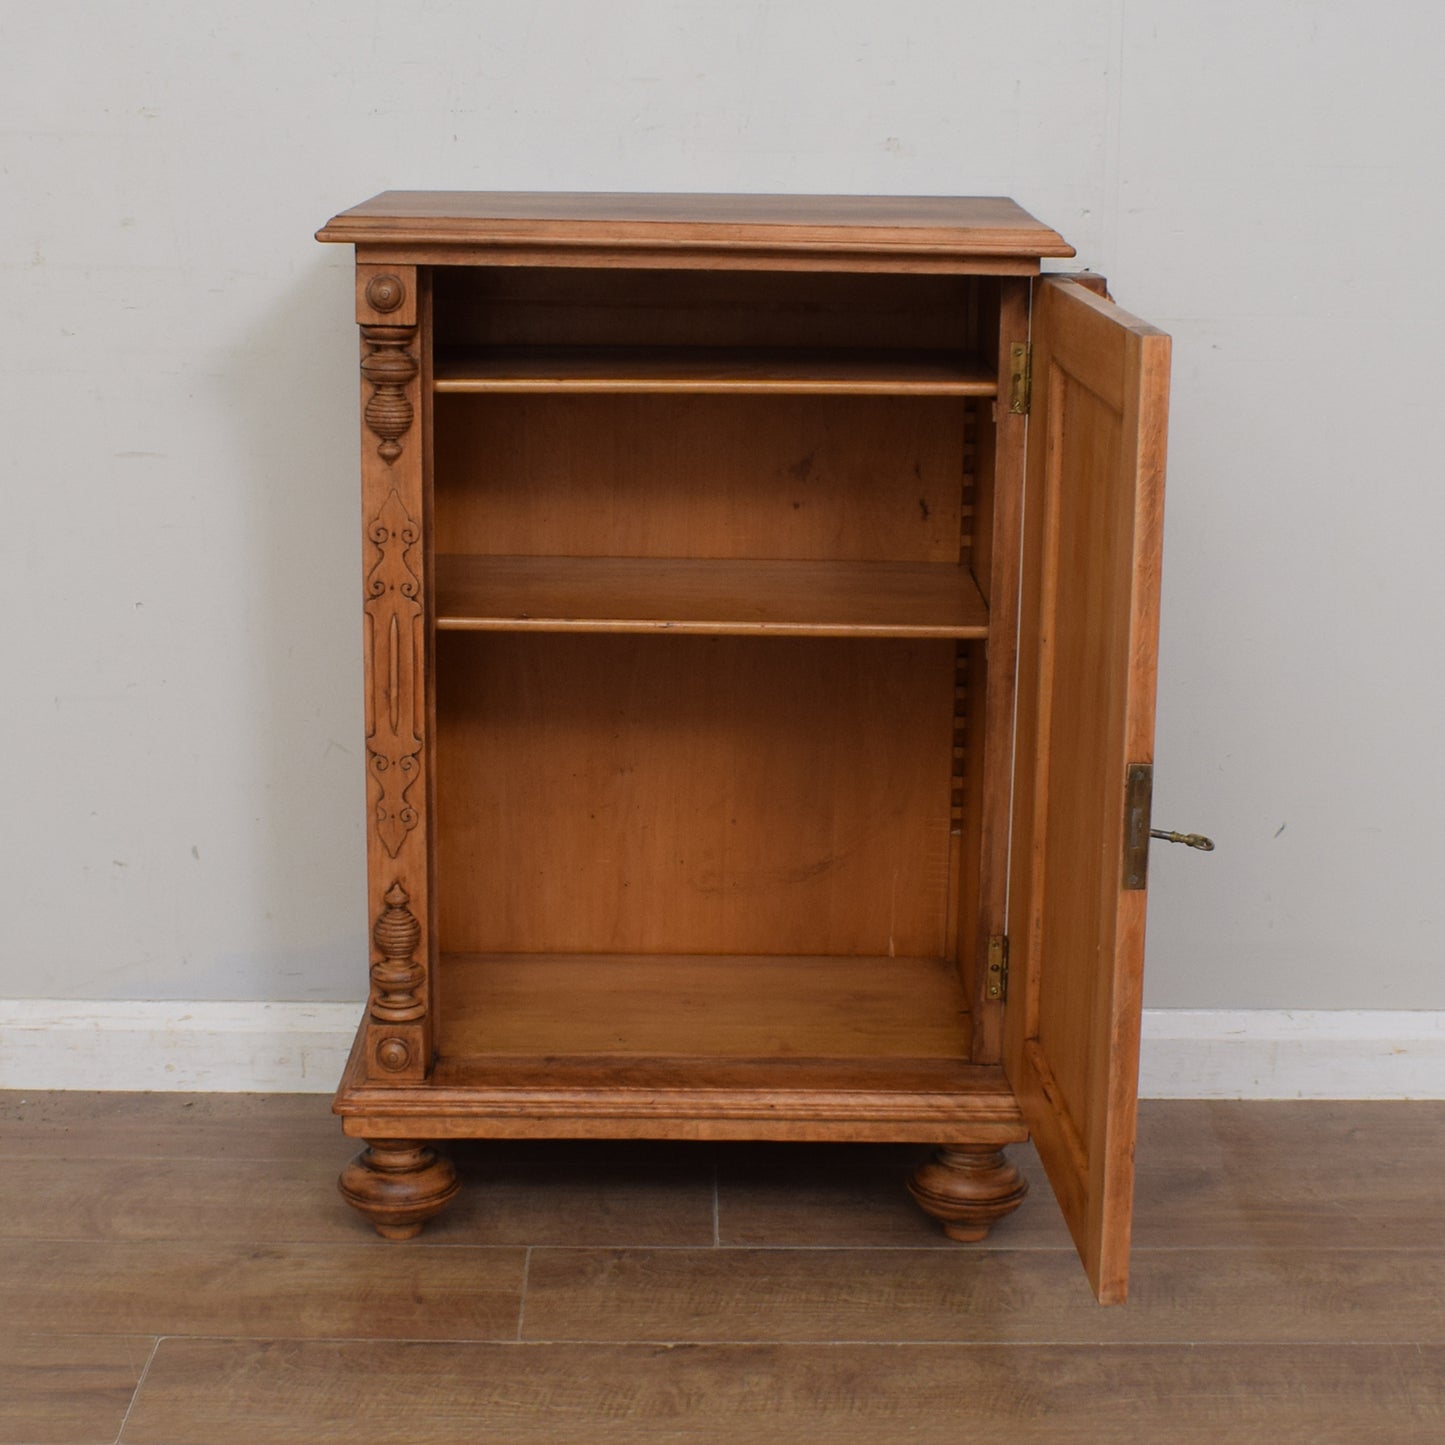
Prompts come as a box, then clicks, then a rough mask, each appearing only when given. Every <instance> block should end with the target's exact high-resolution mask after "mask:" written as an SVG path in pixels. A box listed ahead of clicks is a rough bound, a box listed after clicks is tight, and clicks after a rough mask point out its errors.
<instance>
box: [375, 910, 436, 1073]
mask: <svg viewBox="0 0 1445 1445" xmlns="http://www.w3.org/2000/svg"><path fill="white" fill-rule="evenodd" d="M382 901H383V902H384V903H385V905H386V906H385V907H384V908H383V909H382V911H381V914H380V916H379V917H378V918H377V920H376V926H375V927H374V928H373V929H372V930H371V938H372V942H373V943H375V944H376V951H377V952H378V953H379V954H380V955H381V958H380V959H379V960H378V961H377V962H375V963H373V964H372V965H371V990H372V996H371V1016H372V1018H374V1019H376V1020H378V1022H381V1023H394V1024H400V1023H406V1022H408V1021H409V1020H411V1019H418V1018H420V1017H421V1016H422V1014H423V1013H424V1012H425V1011H426V1008H425V1005H424V1004H423V1002H422V998H421V995H420V993H418V989H419V988H420V986H421V980H422V967H421V964H420V963H419V962H418V961H417V958H416V951H417V949H418V947H420V945H421V924H420V923H418V922H417V918H416V914H414V913H413V912H412V911H411V908H410V906H409V905H410V903H411V895H410V894H408V893H407V891H406V889H405V888H403V887H402V886H401V884H400V882H396V883H393V884H392V885H391V887H390V888H388V889H387V890H386V897H385V898H384V899H383V900H382ZM397 1045H400V1052H399V1053H398V1049H397V1047H396V1046H397ZM379 1057H380V1060H381V1063H382V1064H383V1066H384V1067H386V1068H389V1069H400V1068H405V1067H406V1064H407V1062H408V1053H407V1049H406V1045H405V1042H404V1041H402V1040H398V1039H387V1040H385V1041H384V1042H383V1044H382V1045H381V1049H380V1050H379Z"/></svg>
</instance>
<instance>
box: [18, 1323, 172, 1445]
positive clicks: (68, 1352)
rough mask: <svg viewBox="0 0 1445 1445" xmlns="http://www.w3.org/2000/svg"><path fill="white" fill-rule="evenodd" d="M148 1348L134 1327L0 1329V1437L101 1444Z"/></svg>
mask: <svg viewBox="0 0 1445 1445" xmlns="http://www.w3.org/2000/svg"><path fill="white" fill-rule="evenodd" d="M154 1348H155V1341H154V1340H152V1339H148V1338H146V1337H144V1336H139V1335H135V1336H132V1335H15V1334H10V1333H5V1334H0V1440H5V1441H7V1442H14V1445H20V1442H24V1445H109V1442H110V1441H112V1440H114V1439H116V1438H117V1436H118V1435H119V1433H120V1427H121V1422H122V1421H123V1420H124V1419H125V1413H126V1410H127V1408H128V1407H129V1405H130V1402H131V1397H132V1396H133V1395H134V1393H135V1387H136V1385H137V1384H138V1383H139V1382H140V1377H141V1372H142V1371H143V1370H144V1369H145V1365H146V1361H147V1360H148V1359H149V1358H150V1355H151V1351H152V1350H153V1349H154Z"/></svg>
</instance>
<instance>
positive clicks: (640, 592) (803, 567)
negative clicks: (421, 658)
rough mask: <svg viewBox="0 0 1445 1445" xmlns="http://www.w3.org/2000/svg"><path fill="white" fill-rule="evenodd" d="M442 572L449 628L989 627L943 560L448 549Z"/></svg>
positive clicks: (958, 570) (797, 632)
mask: <svg viewBox="0 0 1445 1445" xmlns="http://www.w3.org/2000/svg"><path fill="white" fill-rule="evenodd" d="M436 576H437V588H436V625H437V627H438V628H440V629H443V630H447V631H461V632H468V631H470V632H528V631H531V632H674V633H692V634H711V635H726V636H752V635H766V636H777V637H815V636H817V637H913V638H923V637H944V638H982V637H986V636H987V635H988V607H987V604H986V603H985V602H984V600H983V598H982V596H981V595H980V593H979V590H978V587H977V585H976V584H975V582H974V580H973V578H972V576H971V575H970V574H969V572H968V569H967V568H966V567H962V566H959V565H956V564H950V563H941V562H814V561H809V562H791V561H788V562H779V561H756V560H751V559H749V560H746V561H738V560H731V559H715V558H653V557H477V556H442V557H438V558H437V559H436Z"/></svg>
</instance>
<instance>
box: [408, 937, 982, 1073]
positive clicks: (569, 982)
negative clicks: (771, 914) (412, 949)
mask: <svg viewBox="0 0 1445 1445" xmlns="http://www.w3.org/2000/svg"><path fill="white" fill-rule="evenodd" d="M441 989H442V998H443V1000H444V1002H443V1006H442V1020H441V1034H440V1037H439V1039H438V1044H437V1047H438V1052H439V1053H440V1054H441V1055H442V1056H444V1057H446V1058H457V1057H464V1056H487V1057H492V1058H495V1057H497V1056H498V1055H508V1054H511V1055H518V1056H521V1057H526V1058H538V1057H543V1056H562V1057H578V1056H588V1055H590V1056H594V1057H595V1056H600V1055H605V1056H606V1057H608V1058H621V1057H633V1058H637V1057H645V1058H658V1057H687V1058H717V1059H730V1060H732V1059H762V1058H774V1059H791V1060H795V1061H796V1060H799V1059H811V1060H820V1059H865V1058H873V1059H880V1058H893V1059H911V1060H917V1059H952V1060H956V1061H961V1060H963V1059H964V1058H965V1057H966V1056H967V1053H968V1047H969V1031H968V1009H967V1004H966V1002H965V1000H964V997H963V989H962V986H961V985H960V983H959V978H958V969H957V967H956V966H955V965H954V964H953V963H951V962H948V961H946V960H944V959H939V958H886V957H884V958H871V957H861V958H858V957H792V956H784V957H756V956H743V957H737V956H719V955H707V954H599V953H581V954H553V953H514V954H485V953H454V954H444V955H443V956H442V959H441Z"/></svg>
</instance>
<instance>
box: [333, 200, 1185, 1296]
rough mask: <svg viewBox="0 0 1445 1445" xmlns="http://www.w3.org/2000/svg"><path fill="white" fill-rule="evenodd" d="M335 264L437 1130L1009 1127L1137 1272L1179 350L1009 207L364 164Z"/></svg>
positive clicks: (411, 1152)
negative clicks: (407, 180) (1049, 262)
mask: <svg viewBox="0 0 1445 1445" xmlns="http://www.w3.org/2000/svg"><path fill="white" fill-rule="evenodd" d="M319 237H320V239H321V240H323V241H334V242H343V243H350V244H354V245H355V247H356V318H357V321H358V323H359V325H360V330H361V392H362V425H361V477H362V498H363V528H364V538H365V543H364V546H365V566H364V586H363V607H364V610H365V627H366V659H367V682H366V735H367V738H366V747H367V773H368V788H369V819H370V821H369V829H368V850H369V852H368V856H369V864H368V868H369V879H370V894H369V896H370V910H371V936H372V941H373V945H374V953H373V958H372V964H371V992H370V1002H369V1006H368V1010H367V1014H366V1017H365V1019H364V1020H363V1022H362V1025H361V1028H360V1032H359V1033H358V1035H357V1039H356V1046H355V1049H354V1051H353V1053H352V1056H351V1060H350V1062H349V1064H348V1066H347V1069H346V1074H345V1077H344V1078H343V1080H342V1082H341V1086H340V1091H339V1093H338V1095H337V1098H336V1110H337V1112H338V1113H339V1114H340V1115H341V1116H342V1117H343V1120H344V1126H345V1129H346V1131H347V1132H348V1133H349V1134H351V1135H354V1136H356V1137H358V1138H360V1139H362V1140H364V1141H365V1144H366V1148H365V1149H364V1150H363V1152H362V1153H361V1154H360V1155H358V1156H357V1158H356V1160H355V1161H353V1163H352V1164H351V1165H349V1166H348V1168H347V1169H346V1171H345V1173H344V1174H343V1176H342V1180H341V1188H342V1192H343V1193H344V1195H345V1196H346V1198H347V1199H348V1200H349V1201H350V1202H351V1203H352V1204H354V1205H355V1206H356V1207H357V1208H358V1209H360V1210H361V1211H362V1212H363V1213H364V1214H365V1215H366V1216H367V1217H368V1218H369V1219H370V1220H371V1221H372V1223H373V1224H374V1225H375V1226H376V1228H377V1229H378V1230H379V1231H380V1232H381V1233H382V1234H384V1235H386V1236H388V1237H392V1238H405V1237H407V1236H409V1235H412V1234H415V1233H416V1232H417V1230H418V1229H419V1228H420V1227H421V1225H422V1223H423V1221H425V1220H426V1219H428V1218H429V1217H431V1216H432V1215H433V1214H435V1213H436V1212H437V1211H439V1210H440V1209H442V1208H443V1207H444V1206H445V1205H446V1204H447V1202H448V1201H449V1200H450V1199H451V1198H452V1196H453V1195H454V1194H455V1192H456V1188H457V1184H456V1176H455V1174H454V1172H453V1170H452V1167H451V1165H450V1163H449V1162H448V1161H447V1160H446V1158H445V1154H444V1152H443V1151H442V1150H439V1149H437V1148H436V1147H434V1146H436V1145H437V1144H438V1143H442V1142H444V1141H445V1140H448V1139H457V1138H483V1139H490V1138H514V1137H519V1136H527V1137H546V1138H637V1137H645V1138H656V1139H771V1140H797V1141H806V1140H864V1141H866V1140H876V1141H890V1140H891V1141H903V1140H907V1141H914V1142H917V1143H920V1144H934V1145H937V1146H939V1147H938V1150H937V1152H936V1154H935V1155H934V1156H933V1157H932V1159H931V1160H930V1161H929V1162H927V1163H925V1164H923V1165H922V1166H921V1167H920V1168H919V1169H918V1170H917V1172H916V1173H915V1174H914V1175H913V1177H912V1179H911V1180H910V1181H909V1188H910V1189H911V1191H912V1193H913V1195H914V1197H915V1199H916V1200H917V1201H918V1203H919V1204H920V1205H921V1206H922V1207H923V1209H925V1210H927V1211H928V1212H929V1213H930V1214H932V1215H934V1216H935V1217H937V1218H938V1219H939V1220H940V1221H942V1223H943V1227H944V1228H945V1229H946V1230H947V1231H948V1233H949V1234H950V1235H952V1236H953V1237H954V1238H956V1239H959V1240H976V1239H980V1238H982V1237H983V1235H984V1234H985V1232H986V1231H987V1230H988V1228H989V1226H990V1225H991V1224H992V1223H993V1222H994V1221H996V1220H997V1219H999V1218H1000V1217H1002V1216H1003V1215H1005V1214H1007V1213H1008V1212H1009V1211H1010V1210H1012V1209H1014V1208H1016V1207H1017V1206H1018V1204H1019V1202H1020V1200H1021V1199H1022V1197H1023V1194H1024V1185H1023V1182H1022V1179H1021V1177H1020V1176H1019V1174H1018V1173H1017V1171H1016V1170H1015V1168H1014V1167H1013V1165H1012V1164H1011V1163H1010V1162H1009V1161H1008V1160H1007V1158H1006V1157H1005V1154H1004V1147H1003V1146H1005V1145H1007V1144H1009V1143H1010V1142H1013V1141H1018V1140H1023V1139H1026V1138H1028V1137H1029V1136H1030V1135H1032V1137H1033V1138H1034V1139H1035V1140H1036V1142H1037V1147H1038V1150H1039V1153H1040V1155H1041V1157H1042V1159H1043V1161H1044V1164H1045V1166H1046V1168H1047V1170H1048V1173H1049V1177H1050V1179H1051V1181H1052V1183H1053V1186H1054V1190H1055V1193H1056V1194H1057V1197H1058V1199H1059V1203H1060V1205H1061V1207H1062V1209H1063V1212H1064V1214H1065V1215H1066V1216H1067V1219H1068V1223H1069V1225H1070V1228H1071V1229H1072V1231H1073V1235H1074V1238H1075V1240H1076V1241H1077V1244H1078V1248H1079V1252H1080V1254H1081V1256H1082V1258H1083V1261H1084V1264H1085V1267H1086V1269H1087V1271H1088V1274H1089V1278H1090V1279H1091V1281H1092V1282H1093V1285H1094V1288H1095V1290H1096V1292H1097V1293H1098V1296H1099V1298H1100V1299H1102V1300H1105V1301H1115V1300H1120V1299H1122V1298H1123V1296H1124V1293H1125V1289H1126V1284H1127V1267H1128V1244H1129V1222H1130V1209H1131V1193H1132V1153H1133V1139H1134V1116H1135V1093H1136V1079H1137V1064H1138V1041H1139V1009H1140V979H1141V967H1142V951H1143V935H1144V903H1145V893H1144V891H1143V890H1144V883H1145V866H1146V862H1147V855H1146V851H1145V850H1146V849H1147V838H1148V831H1149V818H1148V793H1149V779H1150V773H1151V758H1152V732H1153V710H1154V670H1155V648H1156V616H1157V598H1158V580H1159V545H1160V521H1161V502H1162V486H1163V464H1164V439H1165V410H1166V396H1167V386H1168V365H1169V343H1168V338H1167V337H1165V336H1164V335H1162V334H1161V333H1160V332H1158V331H1156V330H1154V329H1153V328H1152V327H1150V326H1147V325H1145V324H1143V323H1141V322H1140V321H1138V320H1136V319H1135V318H1134V317H1131V316H1129V315H1127V314H1125V313H1124V312H1122V311H1120V310H1118V309H1117V308H1116V307H1115V306H1114V305H1113V304H1112V303H1111V302H1110V301H1109V300H1108V299H1107V297H1106V296H1105V295H1104V294H1103V288H1102V284H1101V283H1099V282H1098V280H1097V278H1087V277H1086V278H1082V279H1063V278H1044V277H1041V275H1040V261H1041V259H1044V258H1049V257H1067V256H1071V255H1073V251H1072V249H1071V248H1070V247H1069V246H1068V245H1067V244H1066V243H1065V242H1064V240H1063V239H1062V238H1061V237H1060V236H1059V235H1057V234H1056V233H1055V232H1054V231H1052V230H1050V229H1049V228H1048V227H1046V226H1044V225H1042V224H1041V223H1039V222H1038V221H1036V220H1034V219H1033V218H1032V217H1031V216H1029V215H1027V214H1026V213H1025V212H1024V211H1022V210H1020V209H1019V208H1018V207H1017V206H1016V205H1014V204H1013V203H1012V202H1011V201H1006V200H998V199H952V198H941V197H927V198H913V199H906V198H888V197H851V196H850V197H826V196H798V197H787V196H703V195H658V196H647V195H529V194H516V193H508V194H470V193H413V192H388V193H386V194H383V195H380V196H377V197H376V198H375V199H373V200H370V201H367V202H366V203H364V204H363V205H360V206H357V207H356V208H354V209H353V210H350V211H346V212H344V213H342V214H341V215H339V216H337V217H336V218H335V219H333V220H332V221H330V222H329V223H328V224H327V225H326V226H325V228H324V229H323V230H322V231H321V232H320V233H319Z"/></svg>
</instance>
